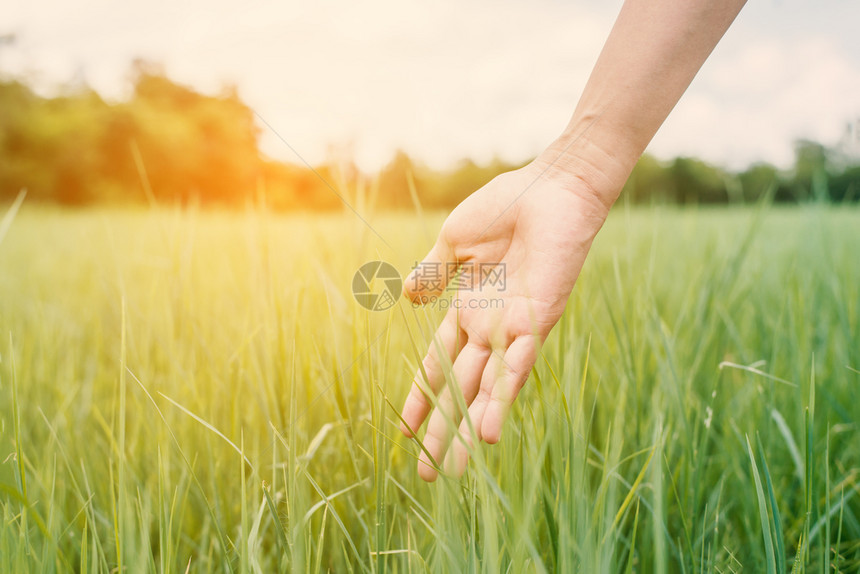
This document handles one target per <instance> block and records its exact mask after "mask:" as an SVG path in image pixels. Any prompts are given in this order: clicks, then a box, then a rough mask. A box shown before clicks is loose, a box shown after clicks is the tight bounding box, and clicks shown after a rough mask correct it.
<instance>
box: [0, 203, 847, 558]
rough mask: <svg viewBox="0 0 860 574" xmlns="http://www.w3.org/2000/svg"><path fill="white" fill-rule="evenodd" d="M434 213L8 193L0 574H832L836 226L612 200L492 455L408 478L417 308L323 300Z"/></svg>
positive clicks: (408, 258)
mask: <svg viewBox="0 0 860 574" xmlns="http://www.w3.org/2000/svg"><path fill="white" fill-rule="evenodd" d="M5 212H6V207H3V208H2V209H0V217H2V214H3V213H5ZM441 220H442V216H441V214H439V215H433V216H428V217H427V218H421V217H418V216H411V215H385V216H378V217H375V218H373V219H372V220H371V224H372V225H373V228H374V229H375V230H377V231H378V233H379V235H381V236H382V237H383V238H385V240H386V241H387V242H388V244H389V245H390V246H393V247H389V246H387V245H385V244H384V243H383V242H382V241H380V239H379V238H378V237H377V236H376V235H375V234H374V233H373V232H371V231H370V230H369V228H368V227H367V226H365V225H364V224H363V223H362V222H361V221H360V220H358V219H357V218H356V217H354V216H353V215H352V214H343V215H328V216H298V215H296V216H281V215H273V214H269V213H266V212H263V211H255V210H253V209H252V210H249V211H247V212H245V213H241V214H228V213H207V212H198V211H194V210H190V211H184V212H183V211H171V210H169V209H164V210H160V211H152V212H148V211H139V212H134V211H111V210H90V211H75V212H68V211H61V210H53V209H48V208H41V207H38V206H31V205H28V204H26V203H25V204H24V206H23V207H22V209H21V211H20V213H19V214H18V216H17V218H16V219H15V220H14V222H13V223H12V226H11V227H10V228H9V231H8V234H7V235H6V237H5V239H4V240H3V242H2V244H0V334H2V338H0V463H2V464H0V512H2V522H0V570H2V572H26V571H33V572H54V571H80V572H105V573H107V572H118V571H126V572H145V571H158V572H185V571H187V570H188V571H191V572H210V571H211V572H263V573H268V572H277V571H292V572H317V571H331V572H350V571H355V572H407V571H415V572H425V571H430V572H457V573H459V572H471V571H485V572H513V573H519V572H584V573H602V572H686V573H698V572H741V571H743V572H753V573H758V572H762V573H765V572H766V573H768V574H770V573H774V574H776V573H783V572H793V571H794V569H797V571H800V572H821V573H826V572H836V571H840V572H857V571H858V568H860V566H858V565H860V497H858V492H860V440H858V438H860V437H858V421H860V372H858V371H860V210H858V209H856V208H853V209H851V208H836V207H826V206H809V207H804V208H768V209H764V210H762V209H753V208H731V209H723V208H721V209H704V208H687V209H685V210H677V209H669V208H649V209H627V208H626V207H625V206H624V205H619V206H617V207H616V210H615V212H614V213H613V214H612V216H611V218H610V220H609V222H608V223H607V226H606V228H605V229H604V231H603V232H602V233H601V235H600V236H599V237H598V239H597V242H596V243H595V246H594V250H593V251H592V253H591V255H590V256H589V260H588V262H587V263H586V267H585V270H584V272H583V275H582V276H581V278H580V281H579V283H578V285H577V288H576V289H575V291H574V293H573V296H572V298H571V301H570V303H569V305H568V310H567V312H566V314H565V316H564V318H563V320H562V322H561V323H560V324H559V325H558V326H557V328H556V330H555V331H554V332H553V334H552V335H551V337H550V338H549V340H548V341H547V344H546V345H545V347H544V348H543V350H542V357H541V359H540V361H539V363H538V365H537V367H536V369H535V370H534V372H533V375H532V377H531V378H530V379H529V382H528V383H527V385H526V388H525V389H524V391H523V394H522V395H521V396H520V399H519V400H518V402H517V406H516V407H515V410H514V411H513V413H512V417H511V420H510V421H509V422H508V425H507V426H506V428H505V432H504V433H503V436H502V441H501V443H500V444H499V445H497V446H494V447H484V448H480V449H479V450H478V451H477V452H476V453H475V455H476V459H475V460H474V461H473V462H472V463H470V469H469V470H468V471H467V474H466V475H465V476H464V478H463V479H462V480H459V481H458V480H454V479H450V478H445V477H442V478H440V479H439V480H438V481H437V482H436V483H434V484H429V485H428V484H425V483H423V482H422V481H421V480H420V479H419V478H418V477H417V474H416V472H415V464H416V462H415V461H416V457H417V455H418V453H419V446H418V444H417V443H416V442H415V441H410V440H407V439H406V438H404V437H403V436H402V435H400V433H399V432H398V429H397V426H398V424H399V421H398V418H397V414H396V410H395V408H392V405H393V406H394V407H396V408H399V407H400V405H401V403H402V400H403V398H404V397H405V394H406V392H407V390H408V385H409V383H410V380H411V376H412V373H413V371H414V368H415V366H416V365H417V362H418V359H419V354H421V353H423V351H424V348H425V345H426V342H427V340H428V337H429V334H430V333H432V329H433V326H434V325H435V324H437V323H438V321H439V318H440V313H439V312H438V310H430V311H427V312H424V311H418V310H415V309H413V308H412V306H411V305H409V304H407V303H406V302H404V301H402V300H401V301H400V302H399V303H398V305H397V306H396V307H395V308H393V309H391V310H390V311H387V312H378V313H371V312H368V311H365V310H364V309H362V308H361V307H360V306H359V305H357V304H356V303H355V301H354V300H353V298H352V295H351V293H350V283H351V278H352V274H353V273H354V271H355V270H356V269H357V268H358V266H360V265H361V264H362V263H364V262H365V261H368V260H372V259H384V260H387V261H390V262H392V263H394V264H395V265H396V266H397V267H398V268H399V269H400V270H402V271H404V272H405V271H407V270H408V269H409V268H410V267H411V265H413V264H414V263H415V260H416V258H419V257H421V256H423V254H424V253H425V252H426V250H427V248H428V247H429V245H430V241H431V239H432V238H433V236H434V235H435V232H436V230H437V229H438V225H439V224H440V223H441Z"/></svg>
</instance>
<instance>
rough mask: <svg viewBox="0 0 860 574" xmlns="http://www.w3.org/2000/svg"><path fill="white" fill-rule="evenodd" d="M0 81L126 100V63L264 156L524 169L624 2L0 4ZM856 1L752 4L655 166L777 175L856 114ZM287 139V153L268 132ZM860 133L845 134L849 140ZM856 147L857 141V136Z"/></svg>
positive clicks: (667, 132)
mask: <svg viewBox="0 0 860 574" xmlns="http://www.w3.org/2000/svg"><path fill="white" fill-rule="evenodd" d="M5 4H6V7H4V9H3V17H2V19H0V34H9V33H12V34H14V35H15V42H14V43H13V44H11V45H9V44H6V45H2V46H0V74H3V75H6V76H9V75H13V76H16V77H24V78H26V79H27V80H28V81H29V82H30V83H31V84H32V85H34V86H35V87H37V89H38V90H39V91H40V92H42V93H45V94H50V93H52V92H55V91H56V90H57V89H59V87H60V86H62V85H63V84H68V83H69V82H77V83H80V82H85V83H87V84H88V85H90V86H92V87H93V88H95V89H96V90H97V91H99V92H100V93H101V94H102V95H103V96H104V97H106V98H108V99H121V98H123V97H127V96H128V95H129V94H130V91H131V81H130V79H131V71H130V70H131V62H132V61H133V60H134V59H135V58H143V59H146V60H148V61H152V62H156V63H160V64H162V65H163V66H164V69H165V71H166V72H167V74H168V76H170V77H171V79H173V80H174V81H177V82H180V83H183V84H187V85H190V86H192V87H194V88H195V89H198V90H201V91H203V92H206V93H218V92H219V91H220V90H221V88H222V87H223V86H224V85H226V84H235V85H236V86H238V89H239V94H240V96H241V97H242V99H243V100H244V101H245V102H246V103H247V104H248V105H249V106H251V107H252V108H253V109H254V110H255V112H256V113H257V114H259V116H260V117H261V118H264V120H265V122H266V123H268V124H269V125H270V126H271V128H272V129H270V128H269V127H267V126H265V125H264V124H263V123H262V122H260V128H261V147H262V149H263V151H264V152H265V153H267V154H268V155H270V156H272V157H274V158H277V159H283V160H287V161H293V162H297V161H300V158H298V157H296V155H295V153H294V152H293V151H292V150H291V149H290V147H292V148H293V150H295V152H297V153H298V154H299V155H300V156H301V159H303V160H305V161H308V162H310V163H312V164H315V163H320V162H322V161H326V160H327V159H330V158H332V157H342V156H348V157H350V158H352V159H354V160H355V161H356V162H357V163H358V164H359V165H360V166H361V167H363V168H365V169H369V170H373V169H377V168H379V167H381V166H382V165H384V164H385V163H386V162H387V161H388V160H389V159H390V158H391V156H392V155H393V153H394V152H395V150H397V149H403V150H405V151H406V152H408V153H409V154H410V155H412V156H414V157H416V158H418V159H420V160H421V161H424V162H425V163H427V164H429V165H431V166H434V167H446V166H450V165H452V164H454V163H455V162H457V161H458V160H461V159H463V158H466V157H468V158H472V159H473V160H475V161H478V162H485V161H489V160H490V159H492V158H493V157H500V158H502V159H504V160H507V161H511V162H517V161H522V160H526V159H528V158H529V157H532V156H534V155H536V154H537V153H539V152H540V151H541V150H542V149H543V148H544V147H545V146H546V145H547V144H549V143H550V142H551V141H552V140H553V139H554V138H555V137H556V136H557V135H559V133H560V132H561V130H562V129H563V128H564V126H565V125H566V124H567V121H568V119H569V117H570V115H571V113H572V111H573V109H574V107H575V105H576V101H577V98H578V96H579V94H580V93H581V91H582V89H583V87H584V86H585V83H586V81H587V79H588V75H589V73H590V71H591V67H592V66H593V64H594V62H595V60H596V58H597V56H598V54H599V52H600V49H601V47H602V45H603V42H604V41H605V39H606V36H607V35H608V33H609V30H610V28H611V26H612V23H613V21H614V19H615V16H616V15H617V13H618V10H619V9H620V7H621V2H620V1H619V0H608V1H607V0H604V1H599V0H579V1H576V0H574V1H561V0H531V1H528V2H526V1H524V0H523V1H498V0H496V1H491V0H474V1H471V2H457V1H453V0H441V1H436V2H422V3H417V2H403V1H384V0H367V1H362V2H355V1H346V0H338V1H333V0H330V1H321V2H285V1H283V0H282V1H278V2H275V1H264V2H243V3H239V2H229V1H226V0H191V1H187V2H179V1H176V0H169V1H168V0H146V1H141V0H127V1H124V2H116V1H112V0H78V1H76V2H67V1H60V0H11V6H10V5H9V0H5ZM858 22H860V2H857V0H816V1H812V0H804V1H801V0H751V1H750V2H749V3H748V4H747V6H746V7H745V8H744V9H743V11H742V12H741V14H740V16H739V17H738V19H737V20H736V21H735V23H734V25H733V26H732V28H731V29H730V30H729V31H728V33H727V34H726V36H725V37H724V38H723V40H722V42H721V43H720V45H718V46H717V48H716V49H715V51H714V53H713V54H712V55H711V57H710V59H709V60H708V61H707V62H706V63H705V65H704V67H703V68H702V70H701V71H700V73H699V75H698V76H697V78H696V79H695V80H694V81H693V83H692V85H691V86H690V88H689V90H688V91H687V93H686V94H685V95H684V97H683V98H682V99H681V101H680V102H679V104H678V106H677V107H676V108H675V110H674V111H673V113H672V114H671V115H670V116H669V118H668V119H667V121H666V122H665V124H664V125H663V127H662V128H661V129H660V131H659V132H658V133H657V135H656V136H655V138H654V140H653V141H652V143H651V145H650V146H649V151H650V152H652V153H654V154H655V155H657V156H658V157H661V158H670V157H674V156H678V155H686V156H698V157H701V158H703V159H706V160H708V161H711V162H714V163H717V164H720V165H723V166H725V167H729V168H733V169H740V168H743V167H745V166H746V165H748V164H750V163H752V162H756V161H769V162H772V163H775V164H777V165H780V166H788V165H789V164H790V163H791V159H792V142H793V141H795V140H796V139H798V138H809V139H815V140H818V141H821V142H822V143H825V144H835V143H837V142H838V141H839V140H840V138H844V137H845V135H844V134H845V126H846V124H847V123H848V122H852V121H858V120H860V33H858V32H857V23H858ZM273 130H274V131H275V132H277V134H279V136H280V137H281V138H283V139H284V140H286V141H287V142H288V143H289V146H287V145H285V144H284V142H283V141H281V140H280V139H279V136H278V135H277V134H276V133H273ZM856 137H858V136H857V135H856V131H855V135H854V138H856ZM855 143H860V142H855Z"/></svg>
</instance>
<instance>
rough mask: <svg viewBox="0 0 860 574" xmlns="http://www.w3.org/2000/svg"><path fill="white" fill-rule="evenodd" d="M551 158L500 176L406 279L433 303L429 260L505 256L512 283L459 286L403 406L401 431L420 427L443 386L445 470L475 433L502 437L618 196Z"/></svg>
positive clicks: (492, 260)
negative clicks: (563, 172) (449, 379)
mask: <svg viewBox="0 0 860 574" xmlns="http://www.w3.org/2000/svg"><path fill="white" fill-rule="evenodd" d="M552 167H553V166H552V164H551V163H547V162H545V161H540V160H536V161H535V162H533V163H531V164H529V165H527V166H526V167H524V168H522V169H519V170H516V171H512V172H508V173H505V174H502V175H500V176H498V177H497V178H495V179H494V180H492V181H491V182H490V183H488V184H487V185H485V186H484V187H482V188H481V189H479V190H478V191H476V192H475V193H473V194H472V195H471V196H469V197H468V198H466V200H465V201H463V203H461V204H460V205H459V206H457V208H456V209H455V210H454V211H453V212H451V214H450V216H449V217H448V219H447V220H446V221H445V223H444V225H443V226H442V230H441V232H440V233H439V238H438V240H437V241H436V244H435V245H434V247H433V249H432V250H431V251H430V253H429V254H428V255H427V257H426V258H425V260H424V261H423V262H422V263H421V264H419V265H418V266H416V268H415V269H414V270H413V271H412V273H411V274H410V275H409V277H407V279H406V281H405V285H404V293H405V294H406V296H407V297H409V298H410V299H411V300H412V301H413V302H426V301H427V300H428V299H430V298H432V297H434V296H438V295H440V293H441V289H437V290H436V291H428V290H427V289H428V287H431V286H430V285H428V283H429V281H421V274H422V273H426V272H427V270H428V269H431V268H435V269H441V270H445V269H446V264H447V263H457V264H460V265H463V264H464V263H467V262H468V263H469V265H466V266H464V267H463V269H472V270H475V271H477V270H478V268H479V266H480V264H481V263H484V264H485V265H486V264H504V273H505V282H506V285H505V288H504V290H494V289H492V285H490V286H489V288H488V287H482V288H481V289H480V290H479V289H477V283H478V281H479V280H480V278H479V277H475V278H474V286H473V288H471V289H460V290H458V291H457V292H455V293H453V295H452V297H453V300H452V302H451V306H450V310H449V311H448V313H447V314H446V315H445V318H444V319H443V321H442V324H441V325H440V326H439V329H438V331H437V332H436V335H435V338H434V339H435V340H434V341H433V342H431V344H430V348H429V350H428V351H427V355H426V356H425V357H424V360H423V368H424V372H425V373H426V376H427V379H426V381H425V379H424V375H423V374H422V372H421V369H419V370H418V372H417V373H416V375H415V378H414V380H413V384H412V389H411V390H410V393H409V396H408V398H407V400H406V404H405V405H404V407H403V413H402V418H403V421H405V424H403V423H401V430H402V431H403V432H404V434H406V435H407V436H412V431H417V430H418V428H419V427H421V425H422V424H423V422H424V420H425V419H426V418H427V415H428V414H429V413H430V411H431V409H432V402H431V400H430V399H429V398H428V396H426V395H425V393H427V394H429V393H433V394H434V395H438V402H437V404H438V408H437V409H436V411H435V412H434V413H433V414H432V416H431V417H430V422H429V424H428V427H427V432H426V434H425V436H424V441H423V444H424V446H425V448H426V449H427V451H428V452H429V453H430V455H432V457H433V459H434V460H435V461H436V462H437V464H439V465H442V468H444V470H445V472H446V473H450V474H453V475H456V476H460V475H462V473H463V471H464V470H465V467H466V463H467V462H468V458H469V455H468V450H469V449H468V448H467V447H466V444H469V446H470V447H471V446H472V445H473V438H476V439H478V440H483V441H485V442H487V443H490V444H494V443H496V442H498V441H499V438H500V435H501V431H502V424H503V422H504V420H505V418H506V416H507V413H508V411H509V410H510V407H511V405H512V404H513V402H514V400H515V399H516V397H517V394H518V393H519V391H520V389H521V388H522V386H523V384H524V383H525V381H526V379H527V378H528V375H529V372H530V371H531V368H532V366H533V365H534V364H535V361H536V359H537V356H538V352H539V349H540V345H541V344H542V343H543V342H544V340H545V339H546V337H547V335H548V334H549V332H550V330H551V329H552V327H553V326H554V325H555V324H556V322H558V320H559V318H560V317H561V314H562V312H563V311H564V308H565V305H566V303H567V300H568V297H569V296H570V292H571V290H572V289H573V285H574V283H575V282H576V279H577V277H578V276H579V272H580V269H581V268H582V264H583V262H584V261H585V256H586V254H587V253H588V250H589V249H590V247H591V242H592V240H593V239H594V236H595V235H596V233H597V232H598V230H599V229H600V227H601V225H602V224H603V221H604V220H605V218H606V215H607V212H608V210H609V206H610V204H609V203H606V202H605V200H601V199H599V198H600V197H605V194H604V195H598V194H597V193H596V192H595V190H594V189H592V188H591V187H590V186H588V185H587V184H586V183H585V181H584V180H582V179H579V178H576V177H570V176H564V177H560V176H558V174H557V171H555V170H554V169H549V168H552ZM554 171H555V172H554ZM499 269H501V267H499ZM442 275H445V273H442ZM447 279H450V277H449V278H447ZM466 280H467V281H468V278H466ZM434 287H440V286H439V285H438V283H437V285H434ZM490 300H492V303H489V301H490ZM440 353H442V354H444V355H447V356H444V357H442V356H440ZM451 364H453V368H452V370H451V373H452V374H453V380H454V381H455V383H456V385H454V386H453V388H454V389H456V388H457V386H459V392H461V393H462V400H463V401H464V404H465V405H467V406H468V412H467V413H466V414H467V415H468V417H469V419H470V420H471V423H472V428H473V429H474V431H475V435H476V436H475V437H473V436H472V433H470V431H469V426H468V424H467V422H466V421H465V419H464V418H463V413H462V412H461V409H460V408H459V407H458V404H463V403H460V401H459V400H458V399H457V397H455V396H454V395H452V392H451V391H452V386H451V385H446V383H445V380H446V378H445V372H446V370H447V369H448V366H449V365H451ZM440 391H441V394H440ZM455 392H456V390H455ZM446 418H447V419H449V420H446ZM450 420H453V421H454V425H455V426H456V425H459V433H458V434H457V436H452V434H454V433H453V432H452V428H453V427H452V424H451V422H450ZM407 425H408V426H407ZM410 429H412V431H410ZM452 439H453V446H451V448H450V449H449V446H450V445H451V443H452ZM446 453H447V456H446ZM443 460H444V462H443ZM434 466H435V465H432V464H430V461H429V459H428V457H427V455H426V453H424V452H423V451H422V452H421V454H420V457H419V462H418V473H419V475H420V476H421V478H423V479H424V480H427V481H433V480H435V479H436V475H437V471H436V469H435V468H434Z"/></svg>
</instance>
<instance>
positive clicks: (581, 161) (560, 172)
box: [530, 117, 642, 212]
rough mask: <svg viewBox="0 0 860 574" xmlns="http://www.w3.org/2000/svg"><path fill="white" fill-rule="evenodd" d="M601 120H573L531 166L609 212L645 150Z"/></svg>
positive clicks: (543, 175)
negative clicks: (636, 146)
mask: <svg viewBox="0 0 860 574" xmlns="http://www.w3.org/2000/svg"><path fill="white" fill-rule="evenodd" d="M599 119H600V118H599V117H593V118H592V119H590V120H589V119H587V118H586V119H584V120H580V121H575V122H571V124H570V126H568V128H567V129H566V130H565V131H564V133H563V134H562V135H561V136H559V137H558V138H557V139H556V140H555V141H554V142H552V144H550V145H549V146H548V147H547V148H546V150H544V151H543V152H542V153H541V154H539V155H538V156H537V157H536V158H535V159H534V161H533V162H532V164H530V165H531V167H533V168H534V169H535V170H536V171H538V172H539V173H541V174H542V177H543V178H545V179H548V180H550V181H552V182H554V183H556V184H558V185H561V186H562V187H563V188H566V189H571V190H574V191H576V193H578V194H586V195H588V196H590V197H588V198H587V199H593V200H597V201H599V202H600V204H602V205H603V206H605V208H606V211H607V212H608V211H609V209H610V208H611V207H612V205H613V204H614V203H615V201H616V200H617V199H618V195H619V194H620V193H621V188H622V187H624V183H625V182H626V181H627V178H628V177H629V176H630V172H631V170H632V169H633V166H634V165H635V164H636V161H637V160H638V159H639V156H640V155H641V153H642V151H641V150H639V149H636V148H634V147H632V146H630V145H629V142H627V141H625V138H623V137H619V136H615V135H613V134H612V133H611V132H610V130H609V129H607V126H606V125H605V122H600V123H601V124H604V125H600V124H599V123H598V121H597V120H599Z"/></svg>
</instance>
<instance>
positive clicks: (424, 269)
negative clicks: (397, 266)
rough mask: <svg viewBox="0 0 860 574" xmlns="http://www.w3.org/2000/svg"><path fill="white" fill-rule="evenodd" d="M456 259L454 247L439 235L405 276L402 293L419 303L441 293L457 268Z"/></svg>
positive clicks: (425, 301)
mask: <svg viewBox="0 0 860 574" xmlns="http://www.w3.org/2000/svg"><path fill="white" fill-rule="evenodd" d="M456 261H457V259H456V257H455V255H454V248H453V247H452V246H451V245H450V244H449V243H448V242H447V241H446V240H445V239H443V238H442V236H441V235H440V236H439V238H438V239H437V240H436V244H435V245H434V246H433V249H431V250H430V253H428V254H427V256H426V257H425V258H424V260H423V261H421V262H420V263H417V264H416V265H415V267H414V268H413V269H412V271H411V272H410V273H409V275H408V276H407V277H406V280H405V281H404V282H403V294H404V295H405V296H406V297H408V298H409V299H410V300H411V301H412V302H413V303H421V304H424V303H427V302H429V301H430V299H431V298H433V297H437V296H439V295H441V294H442V291H444V290H445V286H446V285H448V281H449V279H450V278H451V277H452V276H453V275H454V272H455V271H456V269H457V263H456Z"/></svg>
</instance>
